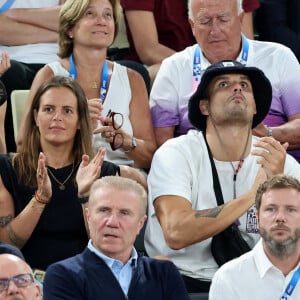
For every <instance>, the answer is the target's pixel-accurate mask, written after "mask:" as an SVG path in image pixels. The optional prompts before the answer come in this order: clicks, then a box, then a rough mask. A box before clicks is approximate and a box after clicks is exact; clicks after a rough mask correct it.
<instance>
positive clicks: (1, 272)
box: [0, 254, 41, 300]
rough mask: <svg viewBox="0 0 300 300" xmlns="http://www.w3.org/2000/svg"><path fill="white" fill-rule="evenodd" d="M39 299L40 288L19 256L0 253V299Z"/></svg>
mask: <svg viewBox="0 0 300 300" xmlns="http://www.w3.org/2000/svg"><path fill="white" fill-rule="evenodd" d="M6 299H10V300H12V299H13V300H40V299H41V288H40V286H39V285H38V284H36V283H35V282H34V278H33V274H32V270H31V268H30V267H29V265H28V264H27V263H26V262H25V261H24V260H22V259H21V258H19V257H17V256H15V255H12V254H0V300H6Z"/></svg>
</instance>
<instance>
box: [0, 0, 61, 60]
mask: <svg viewBox="0 0 300 300" xmlns="http://www.w3.org/2000/svg"><path fill="white" fill-rule="evenodd" d="M5 2H6V0H0V7H2V5H3V4H4V3H5ZM59 2H60V1H59V0H15V1H14V3H13V5H12V6H11V9H13V8H42V7H53V6H56V5H59V4H60V3H59ZM3 51H7V52H8V53H9V56H10V59H14V60H17V61H20V62H24V63H28V64H46V63H48V62H52V61H55V60H58V56H57V53H58V44H57V43H38V44H28V45H21V46H4V45H0V53H2V52H3Z"/></svg>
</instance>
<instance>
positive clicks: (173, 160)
mask: <svg viewBox="0 0 300 300" xmlns="http://www.w3.org/2000/svg"><path fill="white" fill-rule="evenodd" d="M271 100H272V89H271V85H270V82H269V80H268V79H267V78H266V76H265V75H264V73H263V72H262V71H261V70H259V69H258V68H255V67H244V66H243V65H242V64H241V63H239V62H236V61H221V62H218V63H216V64H213V65H211V66H210V67H209V68H207V70H206V71H205V72H204V74H203V76H202V80H201V82H200V85H199V86H198V88H197V90H196V92H195V94H194V95H193V96H192V97H191V99H190V102H189V119H190V121H191V123H192V124H193V125H194V127H196V128H197V129H199V130H200V131H199V130H190V131H189V133H188V134H187V135H182V136H180V137H177V138H174V139H170V140H168V141H167V142H165V143H164V144H163V145H162V146H161V147H160V148H159V149H158V150H157V152H156V153H155V155H154V158H153V161H152V165H151V169H150V173H149V176H148V183H149V211H148V224H147V228H146V233H145V246H146V251H147V253H148V254H149V255H150V256H158V255H162V256H166V257H169V258H170V259H171V260H172V261H173V262H174V263H175V265H176V266H177V267H178V269H179V270H180V272H181V274H182V275H183V277H184V280H185V282H186V285H187V288H188V291H189V292H205V291H206V292H207V291H208V289H209V285H210V280H211V278H212V276H213V275H214V273H215V271H216V270H217V268H218V265H217V263H216V261H215V259H214V258H213V256H212V253H211V237H212V236H214V235H216V234H217V233H219V232H221V231H223V230H224V229H225V228H227V227H228V226H229V225H230V224H232V223H234V222H235V221H237V224H238V225H239V226H238V227H239V229H240V231H241V233H242V235H243V237H244V239H245V240H246V242H247V243H248V244H249V246H250V247H251V248H252V247H253V246H254V245H255V243H256V242H257V240H258V238H259V234H258V228H257V220H256V216H255V209H254V207H253V205H254V198H255V193H256V190H257V187H258V185H259V184H260V183H261V182H263V181H264V180H265V179H266V178H267V177H268V178H269V177H272V176H273V175H276V174H280V173H285V174H288V175H291V176H294V177H296V178H298V179H300V165H299V164H298V163H297V162H296V161H295V159H294V158H293V157H291V156H290V155H288V154H286V151H285V148H286V147H287V145H281V144H280V143H279V142H278V141H276V140H275V139H274V138H273V137H263V138H258V137H255V136H252V134H251V129H252V127H254V126H256V125H257V124H258V123H260V122H261V121H262V120H263V119H264V118H265V116H266V114H267V113H268V110H269V107H270V103H271ZM209 153H211V159H210V155H209ZM214 166H215V169H216V172H215V173H214V172H213V171H212V170H213V167H214ZM213 174H215V175H213ZM217 178H218V181H219V185H220V189H221V194H222V196H223V201H224V205H220V206H218V205H217V202H216V195H217V194H216V192H215V189H214V185H215V183H216V182H217Z"/></svg>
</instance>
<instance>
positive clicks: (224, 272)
mask: <svg viewBox="0 0 300 300" xmlns="http://www.w3.org/2000/svg"><path fill="white" fill-rule="evenodd" d="M299 265H300V262H299V263H298V266H297V267H296V268H295V269H294V270H292V271H291V272H290V273H289V274H288V275H287V276H284V274H283V273H282V272H281V271H280V270H279V269H278V268H276V267H275V266H274V265H273V264H272V263H271V262H270V260H269V259H268V257H267V256H266V254H265V252H264V249H263V244H262V240H260V241H259V242H258V243H257V244H256V245H255V247H254V248H253V250H252V251H250V252H248V253H246V254H244V255H242V256H241V257H239V258H237V259H234V260H232V261H230V262H228V263H226V264H225V265H223V266H222V267H221V268H220V269H219V270H218V271H217V272H216V273H215V275H214V277H213V280H212V285H211V288H210V292H209V300H248V299H249V300H267V299H270V300H280V298H281V296H282V294H283V293H284V291H285V289H286V287H287V285H288V284H289V283H290V281H291V278H292V276H293V274H294V272H295V271H296V270H297V268H298V267H299ZM288 299H289V300H299V299H300V282H298V284H297V285H296V288H295V289H294V291H293V293H292V295H291V297H289V298H288Z"/></svg>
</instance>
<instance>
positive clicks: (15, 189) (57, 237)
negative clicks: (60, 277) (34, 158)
mask: <svg viewBox="0 0 300 300" xmlns="http://www.w3.org/2000/svg"><path fill="white" fill-rule="evenodd" d="M72 168H73V165H69V166H66V167H63V168H61V169H53V168H50V171H51V172H52V173H53V174H54V176H55V177H56V178H57V179H58V180H59V181H60V182H63V181H64V180H65V179H66V178H67V177H68V175H69V174H70V173H71V170H72ZM77 170H78V166H75V168H74V172H73V174H72V176H71V177H70V179H69V180H68V181H67V182H66V183H65V189H64V190H60V189H59V184H58V183H57V182H56V181H54V180H53V177H52V176H51V175H50V174H49V178H50V180H51V184H52V198H51V201H50V203H49V204H47V205H46V207H45V209H44V211H43V213H42V215H41V217H40V220H39V222H38V224H37V226H36V227H35V229H34V231H33V233H32V235H31V237H30V238H29V240H28V241H27V243H26V244H25V246H24V247H23V248H22V249H21V251H22V253H23V255H24V257H25V259H26V261H27V262H28V264H29V265H30V266H31V267H32V268H38V269H42V270H46V268H47V266H48V265H49V264H52V263H54V262H56V261H59V260H62V259H65V258H67V257H70V256H73V255H76V254H78V253H80V252H82V251H83V249H84V248H85V247H86V244H87V242H88V237H87V233H86V229H85V224H84V218H83V212H82V207H81V204H80V203H79V202H78V197H77V194H78V192H77V186H76V185H75V184H74V183H75V177H76V173H77ZM48 173H49V172H48ZM117 173H119V167H118V166H117V165H115V164H113V163H110V162H106V161H105V162H104V163H103V165H102V168H101V175H100V177H103V176H109V175H116V174H117ZM0 175H1V178H2V181H3V184H4V186H5V187H6V189H7V190H8V192H9V193H10V194H11V196H12V197H13V200H14V205H15V216H17V215H18V214H19V213H20V212H21V211H22V210H23V209H24V208H25V206H26V205H27V204H28V202H29V201H30V200H31V198H32V196H33V195H34V193H35V189H31V188H28V187H26V186H22V185H19V184H18V182H17V177H16V174H15V172H14V170H13V168H12V162H11V158H10V157H9V155H8V154H5V155H0Z"/></svg>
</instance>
